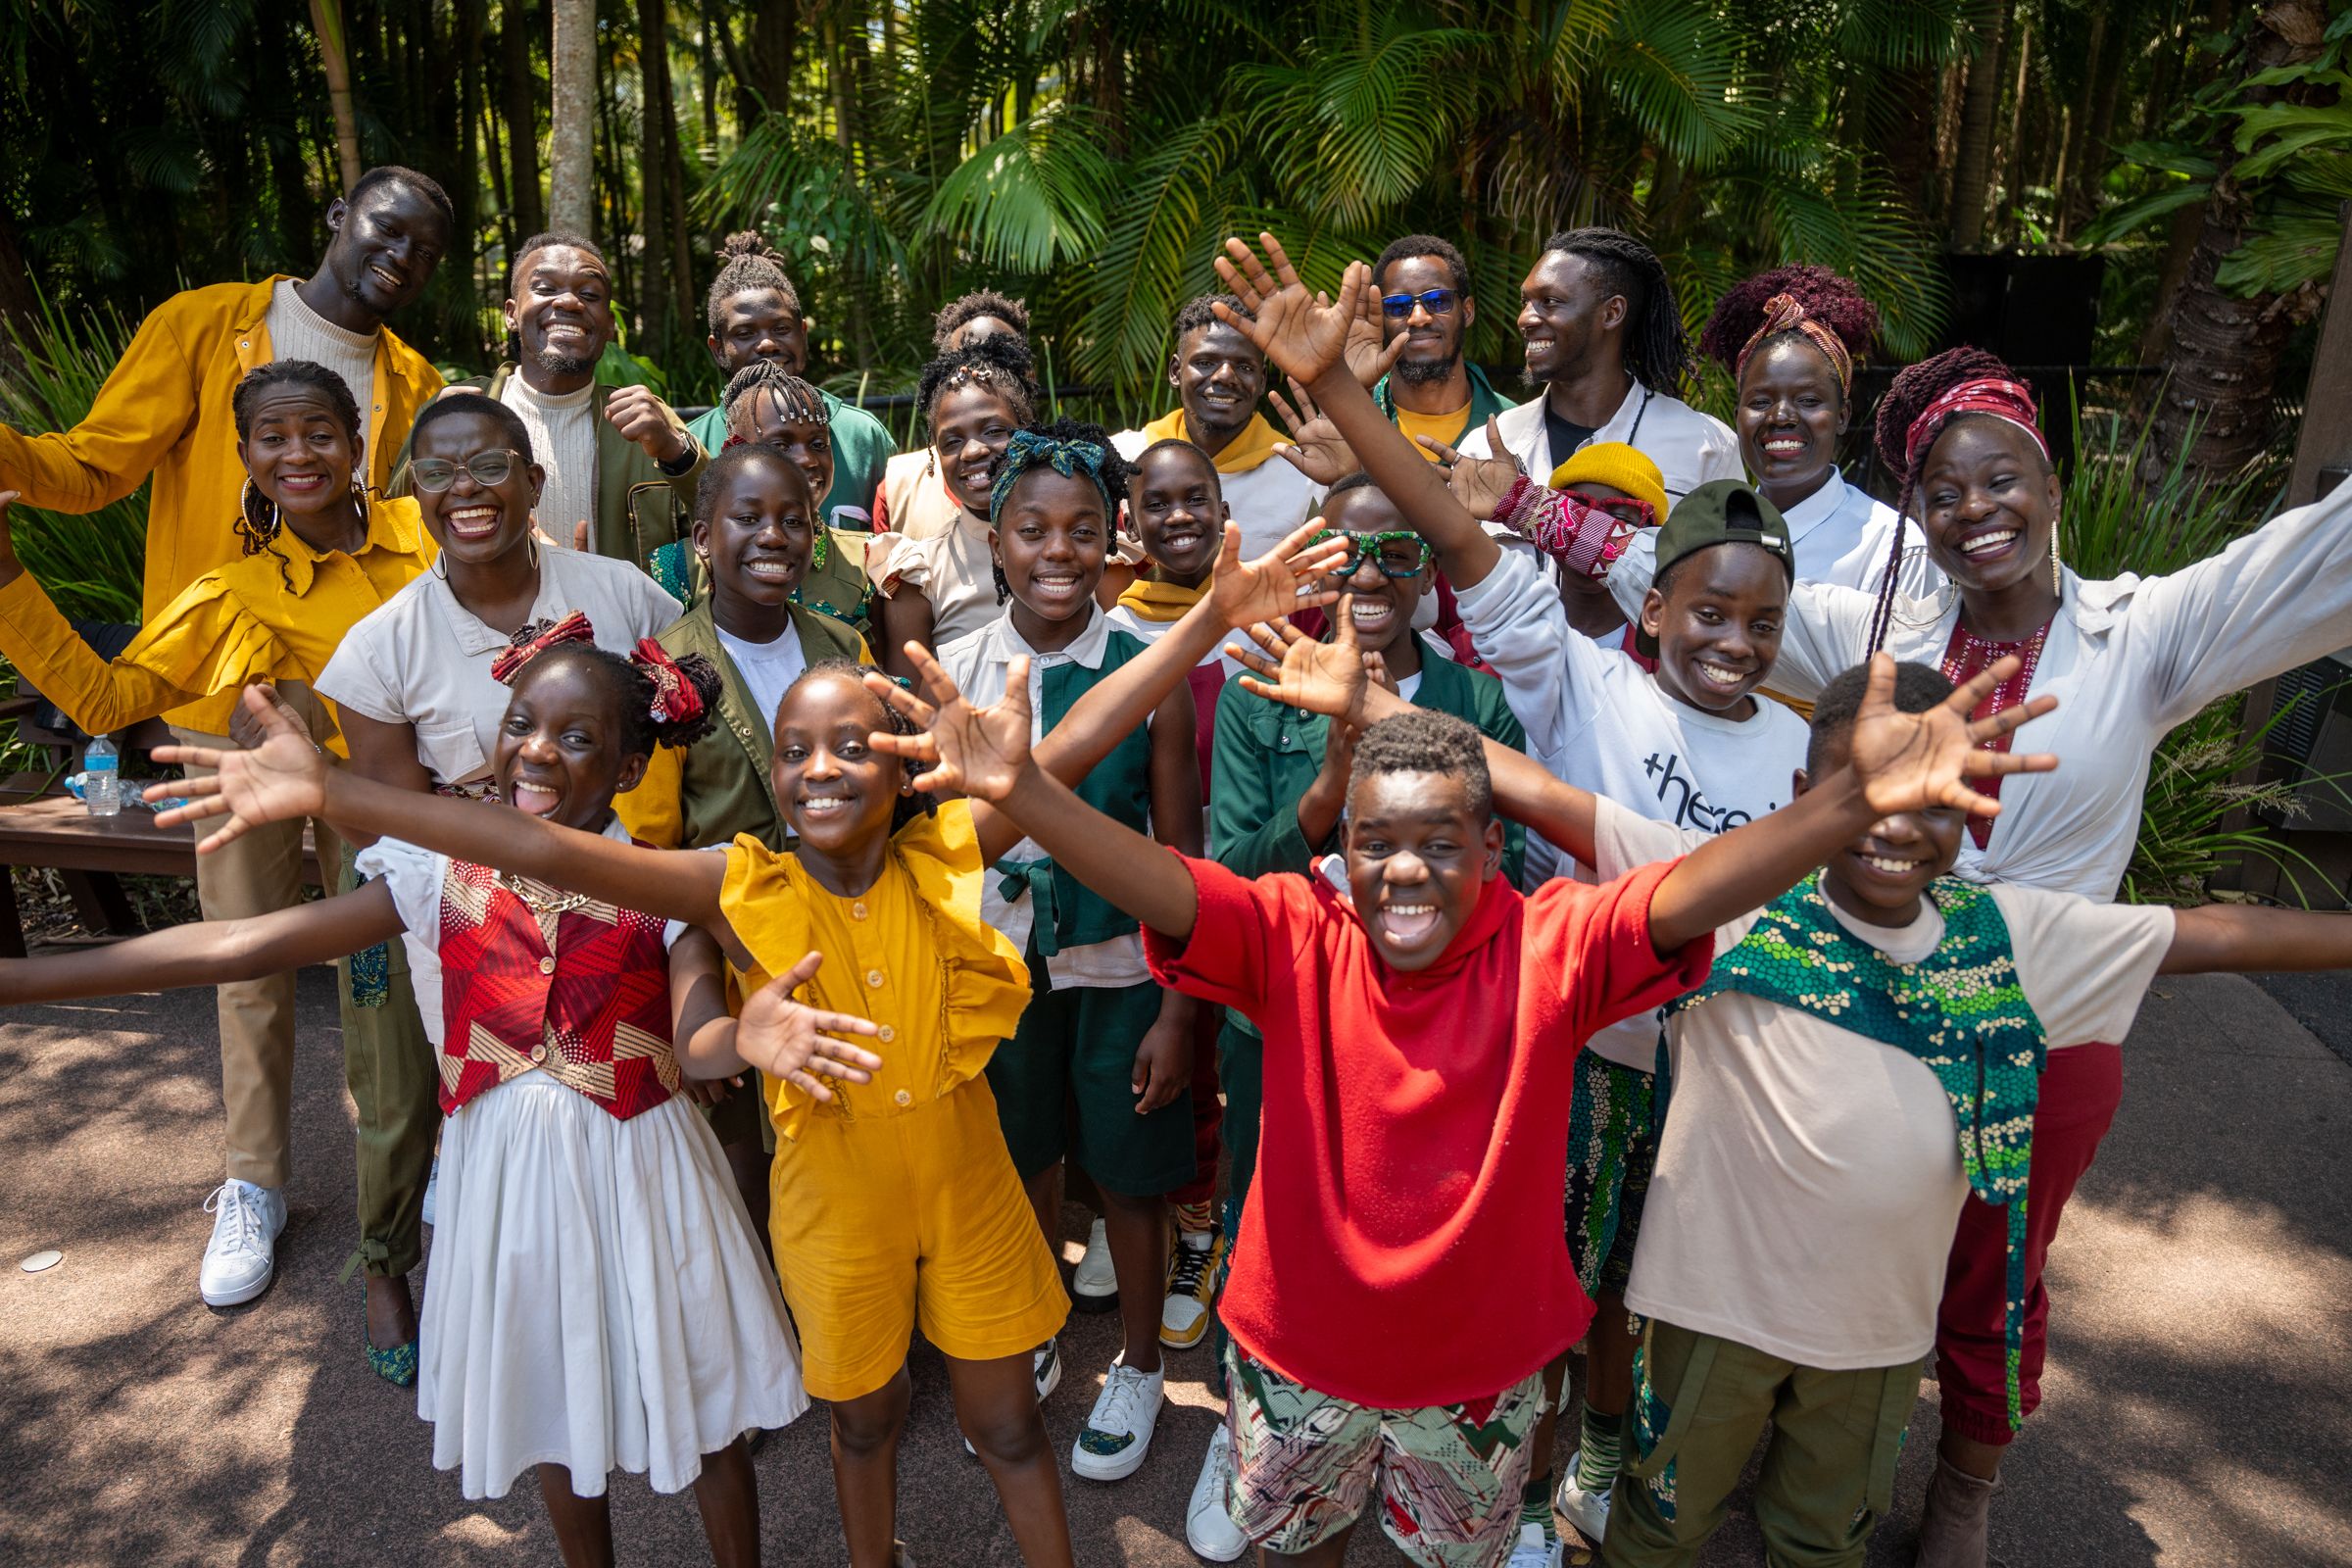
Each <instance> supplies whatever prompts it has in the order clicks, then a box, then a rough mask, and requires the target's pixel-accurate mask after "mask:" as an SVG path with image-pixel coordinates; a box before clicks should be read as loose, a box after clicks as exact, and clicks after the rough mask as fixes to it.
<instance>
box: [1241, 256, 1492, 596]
mask: <svg viewBox="0 0 2352 1568" xmlns="http://www.w3.org/2000/svg"><path fill="white" fill-rule="evenodd" d="M1257 238H1258V243H1259V244H1260V245H1262V246H1264V247H1265V251H1266V256H1267V259H1268V261H1269V262H1271V264H1272V270H1271V271H1269V270H1268V267H1267V263H1265V262H1260V261H1259V260H1258V258H1257V253H1256V252H1254V251H1252V250H1251V249H1250V247H1249V246H1248V245H1247V244H1245V243H1244V242H1243V241H1241V240H1239V239H1229V240H1227V241H1226V242H1225V249H1226V252H1227V255H1226V256H1220V257H1218V258H1217V274H1218V276H1220V277H1222V278H1223V279H1224V280H1225V285H1226V287H1228V288H1230V289H1232V290H1233V292H1234V294H1235V295H1236V296H1237V297H1238V298H1239V299H1240V300H1241V302H1242V304H1243V306H1244V307H1245V308H1247V309H1248V310H1250V311H1251V312H1253V313H1255V314H1254V318H1252V317H1251V316H1245V315H1242V314H1240V313H1239V312H1232V311H1227V310H1226V309H1224V308H1223V307H1222V306H1220V307H1218V308H1217V315H1218V317H1219V319H1222V320H1224V321H1225V322H1226V323H1227V324H1228V325H1230V326H1232V327H1233V328H1234V329H1235V330H1236V331H1238V332H1240V333H1242V334H1243V335H1244V336H1245V337H1247V338H1249V339H1250V341H1251V342H1253V343H1255V344H1256V345H1257V346H1258V348H1259V349H1260V350H1261V351H1262V352H1263V353H1264V354H1265V356H1266V358H1267V359H1269V360H1271V361H1273V362H1274V364H1275V365H1277V366H1279V367H1280V368H1282V369H1283V371H1284V372H1285V373H1287V374H1289V375H1290V376H1292V377H1293V378H1295V379H1296V380H1298V381H1299V382H1300V383H1302V384H1303V385H1304V386H1305V387H1306V389H1307V391H1308V392H1310V393H1312V394H1313V396H1314V399H1315V401H1316V402H1317V403H1319V404H1321V405H1322V410H1323V415H1324V417H1326V418H1328V419H1329V420H1330V421H1331V422H1332V423H1333V424H1334V425H1336V426H1337V427H1338V429H1339V433H1340V435H1341V437H1342V438H1344V439H1345V440H1346V441H1347V443H1348V446H1349V447H1351V448H1352V449H1353V450H1354V452H1355V455H1356V457H1357V459H1358V460H1359V461H1361V462H1362V464H1363V466H1364V471H1365V472H1367V473H1369V474H1370V475H1371V476H1372V482H1373V483H1374V484H1377V485H1379V486H1380V488H1381V492H1382V493H1383V494H1384V495H1386V496H1387V497H1388V498H1389V500H1390V501H1391V502H1392V503H1394V504H1395V505H1396V508H1397V511H1398V512H1400V513H1402V514H1403V515H1404V517H1405V520H1406V521H1407V522H1410V523H1411V524H1412V525H1413V527H1414V528H1415V529H1417V530H1419V532H1420V533H1421V535H1422V537H1423V538H1425V539H1427V540H1428V541H1429V542H1430V543H1431V544H1432V545H1433V546H1435V547H1436V549H1437V552H1438V564H1439V566H1440V567H1441V568H1442V569H1443V570H1444V571H1445V573H1446V577H1447V578H1448V579H1449V580H1450V581H1451V582H1452V583H1453V585H1454V586H1455V587H1457V588H1469V587H1473V586H1475V585H1476V584H1478V583H1479V582H1481V581H1483V580H1485V578H1486V575H1487V573H1488V572H1490V571H1492V570H1494V569H1495V562H1496V560H1498V559H1499V558H1500V547H1499V546H1497V545H1496V544H1495V541H1494V540H1493V539H1491V538H1489V537H1488V536H1487V532H1486V530H1485V529H1483V528H1481V527H1480V526H1479V525H1478V519H1477V518H1476V517H1473V516H1472V515H1470V513H1469V510H1468V509H1467V508H1465V507H1464V506H1463V505H1462V504H1461V503H1460V502H1459V501H1457V500H1455V499H1454V497H1453V494H1452V492H1451V491H1449V490H1447V489H1446V478H1445V475H1444V474H1442V473H1441V472H1439V470H1438V469H1437V467H1436V466H1434V465H1432V464H1431V463H1429V462H1428V461H1427V460H1426V459H1424V458H1423V457H1422V456H1421V454H1420V453H1419V452H1418V451H1417V450H1416V449H1415V448H1414V446H1413V444H1412V443H1411V442H1410V441H1408V440H1406V439H1405V437H1404V433H1403V432H1402V431H1401V430H1398V429H1397V426H1395V425H1393V424H1391V423H1390V422H1389V421H1388V417H1386V416H1385V415H1383V414H1382V413H1381V412H1380V408H1379V406H1378V405H1377V404H1375V403H1374V402H1373V401H1372V394H1371V393H1369V392H1367V391H1366V390H1364V386H1363V383H1362V382H1361V381H1360V380H1358V379H1357V378H1356V376H1355V375H1354V374H1353V373H1351V372H1350V371H1349V369H1348V364H1347V347H1348V332H1349V330H1350V329H1351V327H1353V326H1354V324H1355V323H1356V322H1358V321H1359V320H1360V319H1362V318H1363V316H1364V314H1365V312H1366V309H1367V306H1368V304H1369V302H1370V300H1371V295H1372V270H1371V269H1370V268H1369V267H1366V266H1365V265H1364V264H1363V263H1361V262H1350V263H1348V270H1347V272H1346V273H1345V274H1343V276H1342V278H1341V280H1340V297H1339V299H1338V300H1337V301H1334V300H1331V299H1330V298H1328V297H1326V296H1324V295H1320V294H1314V293H1310V292H1309V291H1308V289H1307V287H1306V285H1305V284H1304V283H1302V282H1300V281H1299V272H1298V270H1297V269H1296V268H1294V267H1292V265H1291V259H1290V257H1289V256H1287V255H1286V254H1284V252H1283V249H1282V245H1281V242H1280V241H1278V240H1276V239H1275V238H1274V236H1273V235H1271V234H1260V235H1259V236H1258V237H1257ZM1359 330H1360V329H1359ZM1397 342H1398V343H1399V344H1401V342H1402V339H1401V338H1399V339H1398V340H1397Z"/></svg>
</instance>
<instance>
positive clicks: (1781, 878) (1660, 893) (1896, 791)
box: [1563, 652, 2058, 953]
mask: <svg viewBox="0 0 2352 1568" xmlns="http://www.w3.org/2000/svg"><path fill="white" fill-rule="evenodd" d="M2017 667H2018V663H2017V661H2016V660H2015V659H2004V660H2001V661H1999V662H1996V663H1994V664H1993V666H1992V667H1991V668H1990V669H1987V670H1985V672H1984V673H1983V674H1981V675H1979V676H1978V677H1977V678H1976V679H1974V680H1972V681H1970V682H1968V684H1966V685H1964V686H1962V687H1961V688H1960V689H1959V690H1958V691H1956V692H1954V693H1953V694H1952V695H1951V696H1950V697H1949V698H1947V699H1945V701H1944V702H1943V703H1941V704H1940V705H1938V706H1937V707H1935V708H1932V709H1929V710H1928V711H1925V712H1920V713H1905V712H1898V711H1896V710H1895V706H1894V658H1893V656H1892V655H1890V654H1887V653H1885V652H1881V653H1879V654H1877V655H1875V656H1873V657H1872V659H1871V662H1870V685H1869V687H1868V689H1867V691H1866V692H1865V694H1864V696H1863V699H1862V708H1861V711H1860V712H1859V713H1858V714H1857V715H1856V717H1855V719H1854V730H1853V745H1852V754H1851V755H1852V759H1853V760H1852V761H1850V762H1849V763H1848V764H1847V765H1846V766H1844V767H1841V768H1839V769H1838V771H1837V772H1835V773H1832V774H1830V775H1829V776H1828V777H1827V778H1825V779H1823V780H1822V781H1821V782H1820V783H1818V784H1817V785H1815V786H1814V787H1813V788H1812V789H1810V790H1808V791H1806V792H1805V793H1804V794H1803V795H1800V796H1798V797H1797V798H1796V799H1795V800H1794V801H1792V802H1790V803H1789V805H1787V806H1784V807H1782V808H1781V809H1779V810H1777V811H1773V812H1771V813H1769V814H1768V815H1765V816H1762V817H1759V818H1757V819H1756V820H1755V821H1753V822H1750V823H1748V824H1747V825H1746V826H1744V827H1738V828H1734V829H1733V830H1732V831H1731V832H1729V833H1725V834H1721V835H1719V836H1718V837H1716V838H1713V839H1710V840H1708V841H1707V842H1706V843H1705V844H1702V845H1700V846H1699V847H1698V848H1697V849H1695V850H1693V851H1691V854H1690V855H1689V856H1687V857H1685V858H1683V860H1682V861H1681V862H1680V863H1679V864H1677V865H1676V866H1675V868H1674V869H1673V870H1672V871H1671V872H1669V873H1668V874H1667V876H1666V879H1665V880H1664V881H1662V882H1660V883H1659V884H1658V890H1657V893H1656V894H1655V895H1654V896H1653V897H1652V898H1651V900H1650V905H1649V932H1650V941H1651V943H1652V945H1653V946H1655V947H1656V949H1657V951H1658V952H1660V953H1671V952H1673V951H1674V950H1675V949H1677V948H1679V947H1681V946H1683V945H1684V944H1685V943H1687V942H1691V941H1692V940H1694V939H1696V938H1698V937H1702V936H1704V935H1706V934H1707V933H1708V932H1710V931H1712V930H1714V929H1715V928H1716V927H1717V926H1720V925H1724V924H1727V923H1729V922H1730V921H1732V920H1735V919H1737V918H1739V917H1740V915H1742V914H1745V913H1747V912H1748V911H1749V910H1750V909H1755V908H1760V907H1763V906H1764V905H1766V904H1769V903H1771V902H1772V901H1773V900H1774V899H1777V898H1779V897H1780V896H1781V895H1782V894H1784V893H1786V892H1788V891H1789V889H1790V888H1792V887H1794V886H1795V885H1796V884H1797V883H1798V882H1799V881H1800V880H1802V879H1803V878H1804V876H1805V875H1806V873H1808V872H1810V871H1812V870H1813V869H1814V868H1815V867H1817V866H1819V865H1820V864H1821V863H1822V862H1823V861H1824V860H1827V859H1828V858H1830V857H1831V856H1833V855H1835V854H1837V853H1838V851H1839V850H1840V849H1843V848H1844V847H1845V846H1846V845H1848V844H1850V843H1852V842H1853V841H1854V839H1855V838H1856V837H1858V836H1859V835H1861V834H1863V833H1865V832H1867V831H1869V828H1870V825H1871V824H1872V823H1873V822H1875V821H1877V820H1878V819H1879V818H1881V817H1884V816H1891V815H1893V814H1895V813H1897V812H1900V811H1915V810H1922V809H1928V808H1931V807H1938V806H1944V807H1956V808H1958V809H1962V810H1965V811H1969V812H1972V813H1982V814H1984V815H1987V816H1990V815H1993V814H1994V813H1996V812H1998V811H1999V810H2000V803H1999V802H1997V801H1993V800H1989V799H1987V798H1986V797H1985V796H1982V795H1979V794H1978V793H1977V792H1976V791H1975V790H1972V789H1970V788H1969V787H1968V785H1967V784H1966V782H1965V780H1967V779H1969V778H1985V777H1989V776H1992V775H1996V774H2005V773H2046V772H2048V771H2049V770H2050V769H2052V768H2054V767H2056V766H2057V765H2058V760H2057V759H2056V758H2054V757H2050V756H2047V755H2029V754H2022V753H2011V752H1988V751H1986V750H1985V749H1984V746H1985V742H1986V741H1989V740H1992V739H1994V738H1996V737H1998V736H2001V735H2006V734H2008V733H2009V732H2011V731H2012V730H2015V729H2016V728H2018V727H2019V726H2020V725H2022V724H2025V723H2027V722H2028V721H2029V720H2032V719H2034V718H2038V717H2040V716H2041V715H2042V714H2043V713H2046V712H2048V711H2050V710H2052V709H2054V708H2056V707H2057V706H2058V700H2057V699H2056V698H2054V697H2042V698H2036V699H2034V701H2032V702H2030V703H2027V704H2026V705H2025V706H2023V707H2021V708H2012V709H2010V710H2008V711H2006V712H2002V713H1996V714H1994V715H1993V716H1992V717H1990V718H1984V719H1975V720H1972V719H1970V717H1969V716H1968V715H1969V714H1970V713H1971V712H1972V711H1975V709H1976V707H1977V705H1978V704H1979V703H1981V702H1983V701H1984V700H1985V698H1986V697H1988V696H1990V695H1991V694H1992V691H1993V689H1994V688H1995V687H1996V686H1998V685H1999V684H2000V683H2001V682H2002V681H2004V680H2006V679H2008V678H2009V676H2011V675H2013V674H2015V673H2016V672H2017ZM1589 836H1590V835H1589V834H1588V837H1589ZM1565 847H1566V846H1563V848H1565Z"/></svg>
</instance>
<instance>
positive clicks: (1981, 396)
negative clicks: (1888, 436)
mask: <svg viewBox="0 0 2352 1568" xmlns="http://www.w3.org/2000/svg"><path fill="white" fill-rule="evenodd" d="M1963 414H1989V415H1991V416H1992V417H1994V418H1996V419H2005V420H2007V421H2008V422H2009V423H2011V424H2014V425H2016V426H2017V427H2018V428H2019V429H2020V430H2023V431H2025V432H2026V434H2028V435H2030V436H2032V437H2033V438H2034V445H2035V446H2037V447H2039V448H2040V449H2041V455H2042V456H2043V457H2044V458H2047V457H2048V456H2049V455H2050V445H2049V443H2048V442H2046V441H2044V440H2043V439H2042V438H2041V429H2040V427H2039V426H2038V425H2037V424H2036V423H2035V422H2034V421H2035V419H2036V418H2037V417H2038V415H2037V412H2036V411H2035V409H2034V394H2033V393H2032V392H2031V391H2029V390H2028V389H2027V387H2026V385H2025V383H2024V382H2022V381H2012V380H2010V379H2009V378H2008V377H2006V376H1999V375H1987V376H1981V377H1979V378H1978V379H1976V380H1974V381H1963V382H1961V383H1960V384H1959V385H1958V386H1955V387H1952V388H1951V389H1949V390H1948V391H1946V392H1945V393H1943V395H1942V396H1940V397H1938V398H1937V399H1936V401H1935V402H1933V403H1931V404H1929V405H1928V406H1927V407H1926V408H1924V409H1922V410H1920V411H1919V417H1918V418H1916V419H1913V420H1912V421H1911V428H1910V430H1909V431H1908V432H1907V433H1906V434H1905V435H1904V437H1903V466H1904V467H1905V468H1907V469H1908V470H1910V472H1912V473H1913V474H1917V473H1918V472H1919V462H1920V459H1922V458H1924V457H1926V456H1927V455H1928V448H1930V447H1932V446H1934V445H1935V444H1936V437H1937V436H1939V435H1941V434H1942V433H1943V427H1944V426H1945V425H1947V424H1949V423H1951V422H1952V420H1953V418H1954V417H1957V416H1959V415H1963Z"/></svg>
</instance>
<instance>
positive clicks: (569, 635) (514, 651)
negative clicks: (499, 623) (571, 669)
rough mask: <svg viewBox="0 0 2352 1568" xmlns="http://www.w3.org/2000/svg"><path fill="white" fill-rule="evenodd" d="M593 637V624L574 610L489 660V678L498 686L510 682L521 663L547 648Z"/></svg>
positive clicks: (538, 654) (588, 641)
mask: <svg viewBox="0 0 2352 1568" xmlns="http://www.w3.org/2000/svg"><path fill="white" fill-rule="evenodd" d="M595 641H596V628H595V627H594V626H591V625H589V624H588V617H587V616H586V615H584V614H582V613H579V612H578V611H576V610H575V611H573V612H572V613H570V614H568V615H565V616H564V618H563V619H562V620H559V621H554V622H551V623H549V624H548V625H545V626H542V627H540V628H539V630H538V632H537V633H535V634H534V635H533V636H532V638H531V640H530V641H529V642H524V643H516V644H515V645H514V646H513V647H511V648H509V649H508V650H507V651H506V652H505V653H503V654H501V655H499V656H498V658H496V659H495V660H492V661H491V662H490V678H491V679H492V680H494V681H496V682H498V683H499V684H500V685H501V686H512V685H514V684H515V676H517V675H519V674H521V673H522V667H523V666H524V665H525V664H527V663H529V662H531V661H532V660H534V659H537V658H538V657H539V656H540V655H541V654H544V653H546V652H547V651H548V650H549V649H550V648H555V647H558V646H560V645H562V644H564V643H590V644H593V643H594V642H595Z"/></svg>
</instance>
